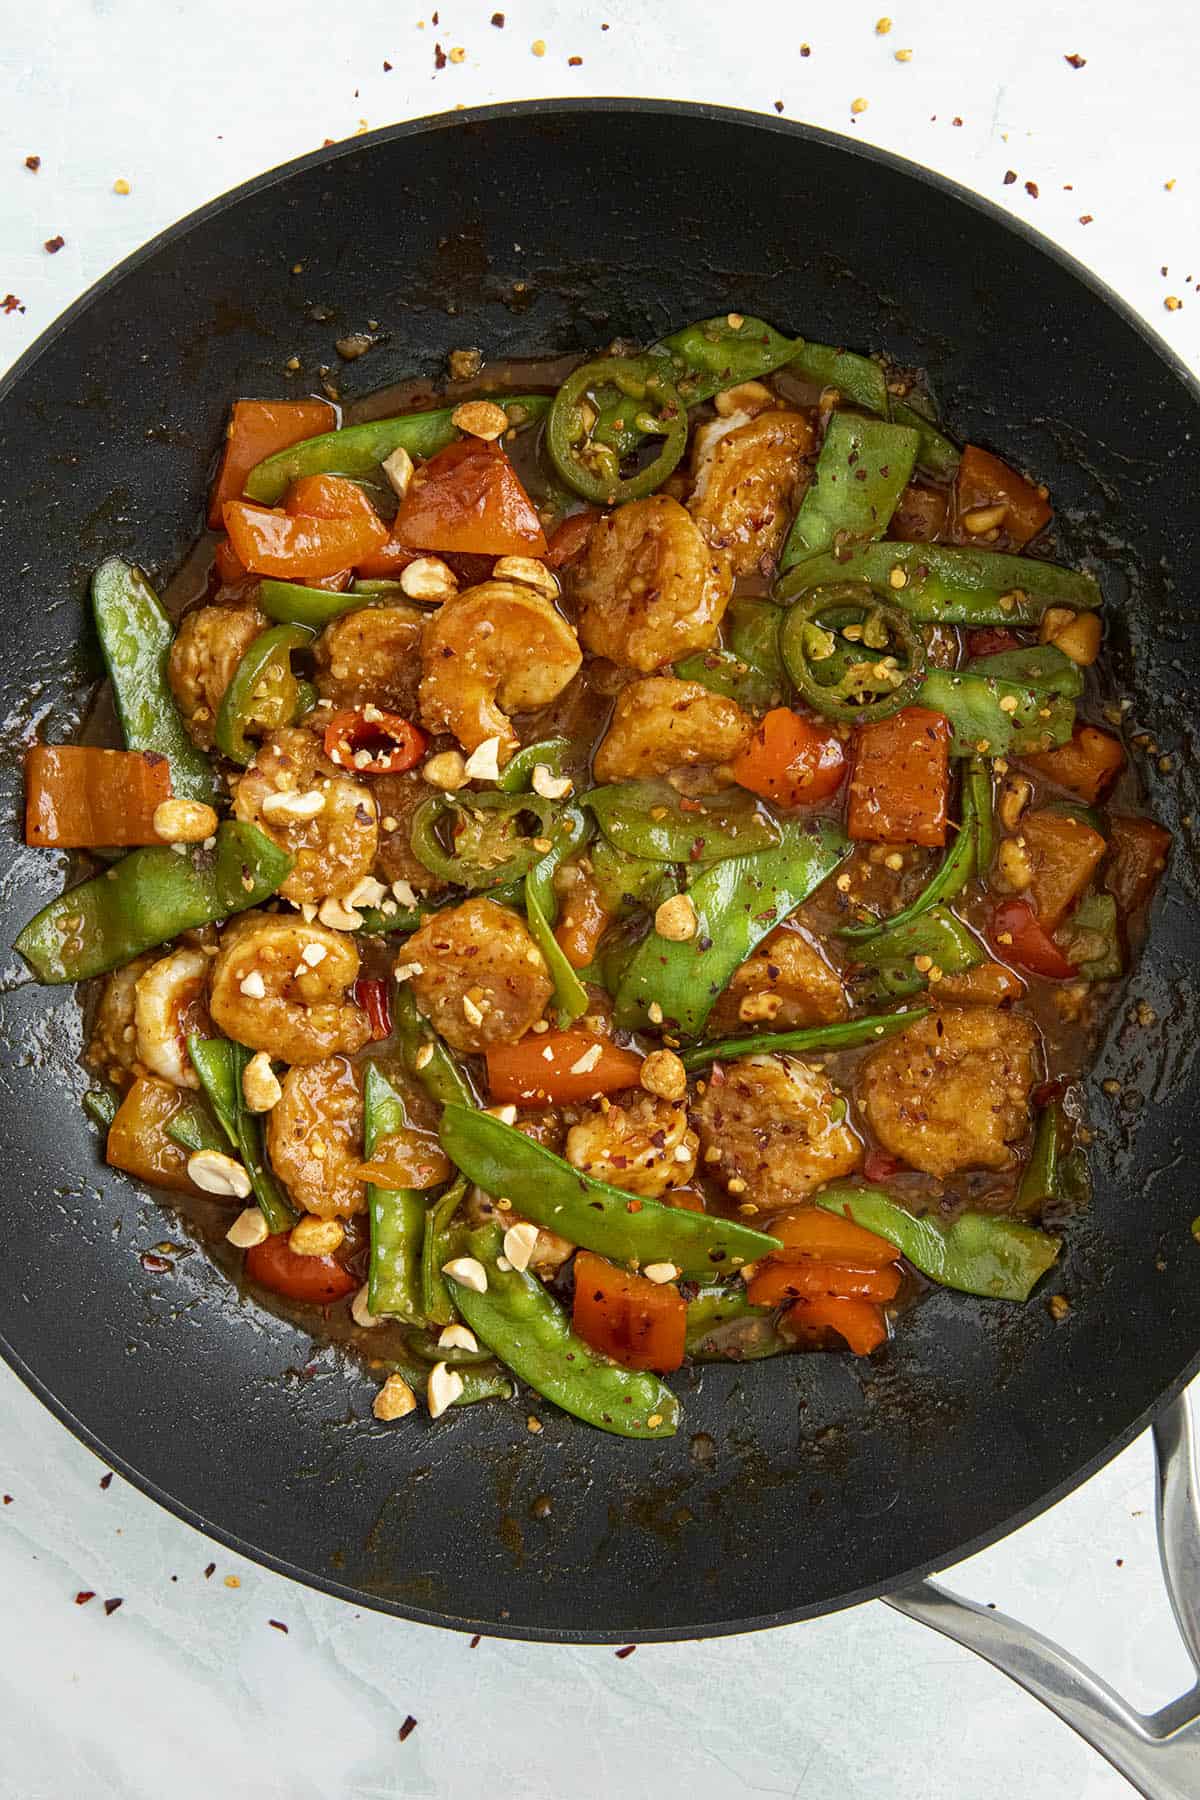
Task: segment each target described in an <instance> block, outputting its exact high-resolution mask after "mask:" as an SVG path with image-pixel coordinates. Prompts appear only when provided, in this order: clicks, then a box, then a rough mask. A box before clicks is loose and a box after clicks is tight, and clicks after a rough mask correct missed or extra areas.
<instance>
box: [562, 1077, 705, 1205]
mask: <svg viewBox="0 0 1200 1800" xmlns="http://www.w3.org/2000/svg"><path fill="white" fill-rule="evenodd" d="M697 1144H698V1139H697V1137H696V1134H695V1132H694V1131H693V1130H692V1129H691V1128H690V1126H689V1125H688V1116H687V1105H686V1103H685V1102H684V1101H682V1100H660V1099H659V1098H658V1097H657V1096H656V1095H654V1094H643V1093H638V1094H630V1095H629V1097H628V1099H627V1101H625V1102H623V1103H622V1104H620V1105H610V1106H609V1108H608V1110H607V1112H604V1111H601V1110H600V1109H599V1108H597V1109H596V1110H594V1111H589V1112H587V1113H585V1114H584V1116H583V1118H582V1119H580V1121H579V1123H578V1124H577V1125H572V1127H571V1129H570V1131H568V1133H567V1147H566V1158H567V1161H568V1162H569V1163H570V1164H571V1166H572V1168H575V1169H582V1170H583V1172H584V1174H585V1175H590V1176H592V1177H593V1179H594V1180H596V1181H607V1182H608V1183H609V1184H610V1185H611V1186H612V1187H619V1188H624V1190H625V1192H626V1193H628V1194H640V1195H641V1196H642V1198H643V1199H646V1200H657V1199H658V1198H659V1197H660V1195H662V1194H665V1193H666V1192H667V1190H668V1188H673V1187H683V1186H685V1185H686V1183H687V1182H689V1181H690V1180H691V1178H692V1175H693V1174H694V1173H695V1168H696V1148H697Z"/></svg>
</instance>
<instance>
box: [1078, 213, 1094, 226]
mask: <svg viewBox="0 0 1200 1800" xmlns="http://www.w3.org/2000/svg"><path fill="white" fill-rule="evenodd" d="M1091 222H1092V215H1091V213H1080V215H1079V223H1080V224H1081V225H1090V224H1091Z"/></svg>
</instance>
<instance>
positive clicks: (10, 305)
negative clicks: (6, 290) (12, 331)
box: [0, 294, 25, 313]
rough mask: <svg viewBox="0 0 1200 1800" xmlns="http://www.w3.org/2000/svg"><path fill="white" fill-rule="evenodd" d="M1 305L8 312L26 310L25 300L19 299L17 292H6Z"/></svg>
mask: <svg viewBox="0 0 1200 1800" xmlns="http://www.w3.org/2000/svg"><path fill="white" fill-rule="evenodd" d="M0 305H2V306H3V307H4V310H5V312H6V313H15V312H24V311H25V302H24V301H23V300H18V299H17V296H16V295H15V294H5V296H4V299H3V301H0Z"/></svg>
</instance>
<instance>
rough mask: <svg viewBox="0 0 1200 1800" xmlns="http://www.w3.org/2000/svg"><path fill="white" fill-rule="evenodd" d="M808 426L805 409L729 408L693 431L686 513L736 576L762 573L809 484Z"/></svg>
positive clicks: (810, 439)
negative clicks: (726, 414)
mask: <svg viewBox="0 0 1200 1800" xmlns="http://www.w3.org/2000/svg"><path fill="white" fill-rule="evenodd" d="M812 447H813V430H812V426H811V425H810V424H809V422H808V420H807V419H806V418H805V416H804V414H803V413H798V412H784V411H782V410H781V409H778V408H776V409H774V410H772V411H768V412H760V413H759V414H758V416H757V417H756V418H751V416H750V414H749V413H745V412H739V413H734V414H732V415H731V417H729V418H727V419H714V420H713V421H712V423H711V424H708V425H702V426H701V427H700V429H699V430H698V431H697V432H696V435H695V439H694V442H693V450H692V474H693V476H694V477H695V486H694V487H693V489H692V495H691V499H690V500H689V501H688V511H689V512H690V513H691V515H692V518H693V519H694V520H695V521H696V524H697V526H698V527H699V530H700V532H701V533H702V534H703V536H704V538H705V539H706V541H707V542H708V544H709V545H710V546H711V547H712V548H713V549H714V550H719V551H723V552H724V553H725V554H726V555H727V556H728V558H729V559H730V562H731V563H732V566H733V573H734V574H735V575H749V574H751V573H752V572H753V571H754V570H756V569H762V571H763V573H767V572H768V570H769V569H770V568H772V567H773V566H774V562H775V559H776V557H777V556H778V555H779V552H780V550H781V549H782V548H783V539H784V534H785V532H786V531H787V528H788V526H789V524H790V523H791V520H792V516H793V514H794V513H795V511H796V507H797V505H798V504H799V501H800V497H801V495H802V494H803V492H804V489H805V487H806V486H807V485H808V478H809V464H808V462H807V461H806V458H807V457H808V456H809V455H810V454H811V452H812Z"/></svg>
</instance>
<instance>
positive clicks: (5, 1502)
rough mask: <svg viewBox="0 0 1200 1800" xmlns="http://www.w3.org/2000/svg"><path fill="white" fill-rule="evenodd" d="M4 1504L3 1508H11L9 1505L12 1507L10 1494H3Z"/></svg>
mask: <svg viewBox="0 0 1200 1800" xmlns="http://www.w3.org/2000/svg"><path fill="white" fill-rule="evenodd" d="M4 1504H5V1506H11V1505H12V1495H11V1494H5V1496H4Z"/></svg>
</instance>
